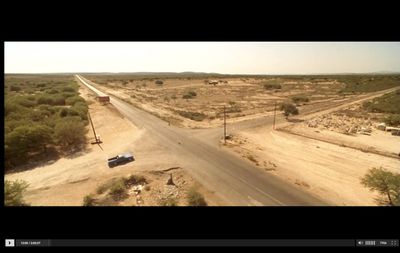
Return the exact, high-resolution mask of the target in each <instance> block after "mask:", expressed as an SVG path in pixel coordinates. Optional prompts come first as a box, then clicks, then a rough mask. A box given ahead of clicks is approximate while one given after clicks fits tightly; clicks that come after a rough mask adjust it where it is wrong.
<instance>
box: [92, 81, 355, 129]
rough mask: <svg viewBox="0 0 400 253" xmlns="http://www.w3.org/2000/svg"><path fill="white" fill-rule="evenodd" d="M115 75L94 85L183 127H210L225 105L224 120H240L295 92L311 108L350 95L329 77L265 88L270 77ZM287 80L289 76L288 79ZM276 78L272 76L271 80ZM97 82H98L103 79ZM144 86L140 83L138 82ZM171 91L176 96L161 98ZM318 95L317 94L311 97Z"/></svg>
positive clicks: (270, 109)
mask: <svg viewBox="0 0 400 253" xmlns="http://www.w3.org/2000/svg"><path fill="white" fill-rule="evenodd" d="M86 78H88V79H90V80H92V81H95V82H96V80H99V81H100V80H102V78H101V77H94V76H86ZM118 78H123V77H119V76H114V77H113V78H112V79H111V80H112V81H108V82H107V81H106V80H103V82H104V81H105V82H107V84H103V85H97V86H96V87H97V88H99V89H100V90H102V91H104V92H105V93H109V94H113V95H115V96H117V97H119V98H122V99H124V100H125V101H129V102H130V103H132V104H134V105H135V106H137V107H139V108H142V109H144V110H146V111H148V112H150V113H152V114H155V115H157V116H159V117H160V118H163V119H165V120H169V121H171V124H173V125H176V126H179V127H187V128H213V127H217V126H220V125H221V124H222V119H223V107H224V106H226V108H227V122H228V123H233V122H238V121H244V120H248V119H252V118H257V117H260V116H265V115H270V114H272V113H273V110H274V103H275V101H277V102H278V103H280V102H282V101H285V100H290V98H291V97H292V96H294V95H297V94H302V95H307V96H309V97H310V98H311V101H310V102H308V103H306V105H304V106H303V107H305V108H307V107H310V108H313V107H315V106H316V105H317V106H321V105H324V104H329V103H330V102H332V101H333V100H338V99H342V100H343V101H346V100H348V99H350V98H351V97H350V96H348V97H347V98H345V99H343V98H342V97H341V96H340V95H338V94H336V92H337V91H338V90H339V89H340V88H341V87H343V84H341V83H338V82H335V81H330V82H324V83H323V85H322V84H321V82H299V81H294V82H293V81H292V82H290V81H289V82H286V83H285V82H284V80H281V81H282V83H284V85H283V86H282V89H280V90H266V89H264V88H263V85H262V84H263V83H264V82H269V81H274V80H273V79H271V80H267V79H242V78H223V79H221V81H223V82H221V83H219V84H217V85H215V86H214V85H209V84H205V82H204V81H205V80H204V79H194V78H193V79H184V78H183V79H166V80H164V84H163V85H162V86H157V85H156V84H154V81H148V80H132V81H128V82H126V83H125V84H122V83H121V82H122V81H121V80H120V81H117V80H118ZM288 80H290V78H289V79H288ZM275 81H276V80H275ZM103 82H101V83H103ZM144 83H145V84H146V86H144V87H143V86H142V84H144ZM190 90H193V91H195V92H196V93H197V96H196V97H195V98H194V99H183V98H182V95H183V94H185V93H186V92H187V91H190ZM173 95H175V96H176V99H174V100H173V99H169V100H165V98H166V97H168V98H171V97H172V96H173ZM315 95H319V97H314V96H315ZM230 102H234V103H236V105H235V108H236V106H237V108H238V110H236V109H234V110H231V112H229V109H230V108H231V105H230V104H229V103H230ZM175 110H180V111H186V112H200V113H203V114H205V115H206V116H207V117H206V119H204V120H202V121H194V120H190V119H188V118H185V117H182V116H181V115H179V114H178V113H176V112H175Z"/></svg>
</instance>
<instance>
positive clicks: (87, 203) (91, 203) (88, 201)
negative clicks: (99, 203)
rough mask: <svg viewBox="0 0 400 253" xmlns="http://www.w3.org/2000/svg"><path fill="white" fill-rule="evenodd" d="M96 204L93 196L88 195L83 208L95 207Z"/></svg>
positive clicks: (84, 199)
mask: <svg viewBox="0 0 400 253" xmlns="http://www.w3.org/2000/svg"><path fill="white" fill-rule="evenodd" d="M95 204H96V199H95V198H94V197H93V196H92V195H86V196H85V197H84V198H83V206H94V205H95Z"/></svg>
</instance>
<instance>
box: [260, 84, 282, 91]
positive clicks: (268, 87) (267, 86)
mask: <svg viewBox="0 0 400 253" xmlns="http://www.w3.org/2000/svg"><path fill="white" fill-rule="evenodd" d="M264 89H266V90H275V89H282V85H280V84H264Z"/></svg>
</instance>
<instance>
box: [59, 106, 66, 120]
mask: <svg viewBox="0 0 400 253" xmlns="http://www.w3.org/2000/svg"><path fill="white" fill-rule="evenodd" d="M67 115H68V109H67V108H62V109H61V110H60V117H61V118H64V117H67Z"/></svg>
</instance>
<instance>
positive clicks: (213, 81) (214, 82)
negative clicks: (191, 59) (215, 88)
mask: <svg viewBox="0 0 400 253" xmlns="http://www.w3.org/2000/svg"><path fill="white" fill-rule="evenodd" d="M218 83H219V82H218V81H217V80H210V81H208V84H212V85H217V84H218Z"/></svg>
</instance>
